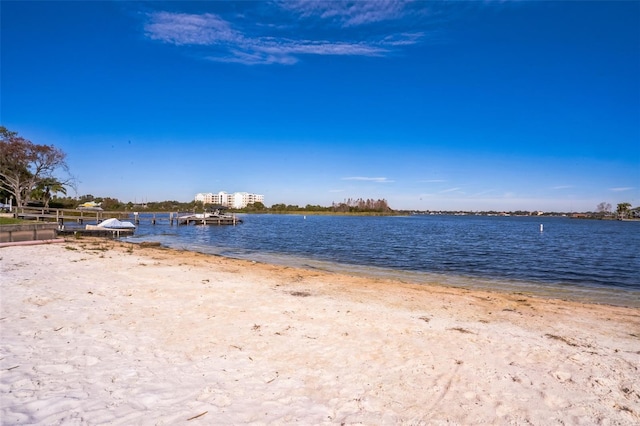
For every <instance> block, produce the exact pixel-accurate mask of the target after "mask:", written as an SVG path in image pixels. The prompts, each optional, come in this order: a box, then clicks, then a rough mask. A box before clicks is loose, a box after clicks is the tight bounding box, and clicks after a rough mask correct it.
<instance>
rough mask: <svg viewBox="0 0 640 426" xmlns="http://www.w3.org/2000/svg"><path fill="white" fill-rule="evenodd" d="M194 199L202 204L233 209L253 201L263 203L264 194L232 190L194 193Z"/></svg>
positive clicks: (245, 205) (240, 207) (243, 206)
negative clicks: (230, 191)
mask: <svg viewBox="0 0 640 426" xmlns="http://www.w3.org/2000/svg"><path fill="white" fill-rule="evenodd" d="M195 200H196V201H200V202H202V203H203V204H217V205H221V206H225V207H230V208H234V209H242V208H245V207H247V206H248V205H249V204H253V203H263V204H264V195H259V194H250V193H248V192H234V193H233V194H229V193H226V192H224V191H220V192H218V193H217V194H214V193H212V192H209V193H206V194H205V193H199V194H196V197H195Z"/></svg>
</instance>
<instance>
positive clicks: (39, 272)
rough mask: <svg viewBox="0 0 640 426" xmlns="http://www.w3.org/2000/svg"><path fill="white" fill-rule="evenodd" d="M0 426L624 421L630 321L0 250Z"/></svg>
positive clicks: (169, 254)
mask: <svg viewBox="0 0 640 426" xmlns="http://www.w3.org/2000/svg"><path fill="white" fill-rule="evenodd" d="M0 265H1V266H0V273H1V275H0V283H1V312H0V327H1V331H0V334H1V341H0V393H1V401H0V419H1V422H2V424H3V425H16V424H41V425H62V424H64V425H69V424H71V425H74V424H78V425H80V424H83V425H84V424H86V425H94V424H114V425H137V424H141V425H174V424H189V425H191V424H224V425H235V424H257V425H259V424H309V425H311V424H314V425H317V424H332V425H333V424H347V425H348V424H364V425H395V424H406V425H422V424H424V425H427V424H436V425H437V424H535V425H548V424H589V425H590V424H603V425H635V424H639V423H640V380H639V379H638V377H640V371H639V368H640V310H639V309H635V308H624V307H612V306H606V305H594V304H581V303H577V302H570V301H562V300H553V299H543V298H536V297H531V296H529V295H525V294H522V293H520V294H505V293H498V292H484V291H476V290H468V289H460V288H449V287H444V286H430V285H415V284H411V283H404V282H398V281H391V280H386V279H371V278H364V277H356V276H349V275H345V274H337V273H330V272H326V271H321V270H308V269H296V268H290V267H284V266H273V265H267V264H262V263H259V262H252V261H244V260H242V261H241V260H234V259H227V258H221V257H216V256H210V255H203V254H198V253H191V252H180V251H174V250H168V249H163V248H157V247H140V246H135V245H131V244H125V243H118V242H112V241H104V240H91V239H80V240H73V241H67V242H64V243H58V244H48V245H36V246H16V247H4V248H1V249H0Z"/></svg>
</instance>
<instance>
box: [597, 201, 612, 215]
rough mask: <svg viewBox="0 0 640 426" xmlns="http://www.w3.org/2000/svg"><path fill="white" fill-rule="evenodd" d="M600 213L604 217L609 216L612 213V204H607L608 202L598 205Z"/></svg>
mask: <svg viewBox="0 0 640 426" xmlns="http://www.w3.org/2000/svg"><path fill="white" fill-rule="evenodd" d="M597 209H598V213H600V214H602V215H603V216H604V215H608V214H609V213H611V204H610V203H607V202H604V201H603V202H601V203H600V204H598V207H597Z"/></svg>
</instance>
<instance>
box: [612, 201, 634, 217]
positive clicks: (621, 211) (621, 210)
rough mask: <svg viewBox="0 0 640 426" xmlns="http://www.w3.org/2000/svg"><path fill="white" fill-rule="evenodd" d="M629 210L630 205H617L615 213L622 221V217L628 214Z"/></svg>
mask: <svg viewBox="0 0 640 426" xmlns="http://www.w3.org/2000/svg"><path fill="white" fill-rule="evenodd" d="M630 208H631V204H630V203H620V204H618V209H617V210H616V212H617V213H618V219H624V217H625V216H626V215H627V214H628V213H629V209H630Z"/></svg>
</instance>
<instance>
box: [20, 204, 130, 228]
mask: <svg viewBox="0 0 640 426" xmlns="http://www.w3.org/2000/svg"><path fill="white" fill-rule="evenodd" d="M15 210H16V211H15V213H14V214H15V217H16V218H17V219H25V220H35V221H38V222H57V223H59V224H60V225H64V223H65V222H75V223H79V224H83V223H85V222H96V223H99V222H102V220H104V218H105V217H107V218H109V217H115V218H118V219H120V218H127V217H129V213H127V212H106V211H103V210H80V209H50V208H49V209H45V208H43V207H19V208H16V209H15Z"/></svg>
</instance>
